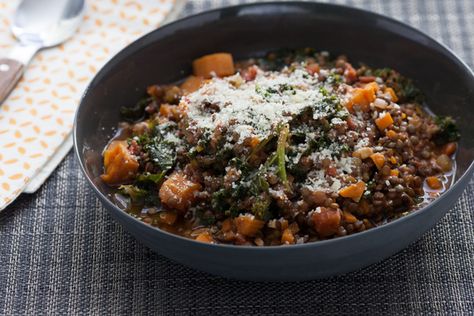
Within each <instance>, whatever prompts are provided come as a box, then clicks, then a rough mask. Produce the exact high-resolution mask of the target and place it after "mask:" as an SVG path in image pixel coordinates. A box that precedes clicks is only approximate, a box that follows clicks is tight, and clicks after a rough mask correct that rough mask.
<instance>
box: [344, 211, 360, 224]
mask: <svg viewBox="0 0 474 316" xmlns="http://www.w3.org/2000/svg"><path fill="white" fill-rule="evenodd" d="M342 216H343V218H344V221H345V222H346V223H350V224H352V223H355V222H357V217H355V216H354V215H352V213H349V212H347V211H344V212H342Z"/></svg>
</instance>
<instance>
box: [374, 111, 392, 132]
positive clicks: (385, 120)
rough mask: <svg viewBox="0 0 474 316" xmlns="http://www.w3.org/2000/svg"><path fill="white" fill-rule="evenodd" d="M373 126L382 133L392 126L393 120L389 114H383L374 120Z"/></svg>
mask: <svg viewBox="0 0 474 316" xmlns="http://www.w3.org/2000/svg"><path fill="white" fill-rule="evenodd" d="M375 124H376V125H377V127H378V128H379V130H381V131H384V130H385V129H386V128H387V127H389V126H390V125H392V124H393V118H392V116H391V115H390V113H383V114H381V115H380V116H379V117H378V118H376V119H375Z"/></svg>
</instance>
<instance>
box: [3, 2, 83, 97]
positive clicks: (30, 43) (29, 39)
mask: <svg viewBox="0 0 474 316" xmlns="http://www.w3.org/2000/svg"><path fill="white" fill-rule="evenodd" d="M84 10H85V2H84V0H42V1H37V0H23V1H22V2H21V3H20V5H19V6H18V8H17V10H16V13H15V16H14V18H13V24H12V26H11V31H12V33H13V35H14V36H15V37H16V38H17V39H18V41H19V45H17V46H15V47H14V48H13V49H12V50H11V51H10V53H9V54H8V56H7V57H6V58H0V104H1V103H2V102H3V101H4V100H5V99H6V97H7V96H8V95H9V94H10V92H11V90H12V89H13V88H14V87H15V85H16V83H17V82H18V80H19V79H20V78H21V76H22V74H23V72H24V70H25V68H26V66H27V65H28V63H29V62H30V60H31V59H32V58H33V56H34V55H35V54H36V52H37V51H38V50H40V49H42V48H47V47H53V46H56V45H59V44H61V43H62V42H64V41H65V40H67V39H69V38H70V37H71V36H72V35H73V34H74V33H75V32H76V30H77V28H78V27H79V24H80V23H81V21H82V16H83V14H84Z"/></svg>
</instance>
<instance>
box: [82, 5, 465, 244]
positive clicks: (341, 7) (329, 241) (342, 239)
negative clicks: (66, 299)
mask: <svg viewBox="0 0 474 316" xmlns="http://www.w3.org/2000/svg"><path fill="white" fill-rule="evenodd" d="M272 6H281V7H286V6H290V7H291V6H294V7H301V6H307V7H329V8H333V9H334V10H346V11H349V12H350V11H352V12H357V13H360V14H368V15H370V16H372V17H376V18H379V19H383V20H385V21H388V22H390V23H393V24H395V25H397V26H399V27H402V28H405V29H406V30H409V31H412V32H415V33H417V34H418V35H420V36H422V37H424V39H427V40H429V41H430V42H432V43H433V44H436V45H438V46H439V47H440V48H441V49H442V50H444V51H445V52H446V53H448V54H450V55H451V57H452V58H453V59H454V60H456V61H457V62H459V64H460V65H461V66H462V67H463V68H464V70H465V72H466V74H468V75H469V76H470V77H471V78H472V80H474V71H473V70H472V69H471V68H470V67H469V66H468V65H467V64H466V63H465V62H464V61H463V60H462V59H461V58H460V57H459V56H458V55H457V54H456V53H454V51H453V50H452V49H450V48H449V47H447V46H446V45H445V44H443V43H441V42H439V41H438V40H436V39H435V38H433V37H432V36H430V35H428V34H426V33H425V32H423V31H421V30H419V29H417V28H415V27H414V26H411V25H409V24H406V23H404V22H402V21H399V20H396V19H395V18H392V17H389V16H386V15H383V14H380V13H377V12H373V11H369V10H366V9H361V8H357V7H353V6H349V5H343V4H333V3H321V2H307V1H300V0H299V1H268V2H254V3H244V4H237V5H231V6H225V7H219V8H215V9H212V10H206V11H203V12H199V13H195V14H192V15H188V16H186V17H183V18H180V19H178V20H175V21H173V22H170V23H167V24H164V25H162V26H159V27H158V28H156V29H154V30H152V31H150V32H148V33H146V34H144V35H142V36H141V37H139V38H137V39H136V40H134V41H133V42H131V43H130V44H128V45H127V46H125V47H123V48H122V49H121V50H120V51H119V52H117V53H116V54H115V55H114V56H113V57H112V58H110V59H109V60H108V61H107V62H106V63H105V64H104V65H103V66H102V67H101V69H100V70H99V71H98V72H97V73H96V74H95V75H94V77H93V78H92V79H91V81H90V82H89V84H88V85H87V87H86V88H85V90H84V92H83V94H82V96H81V99H80V101H79V105H78V107H77V110H76V113H75V116H74V124H73V142H74V152H75V155H76V158H77V159H78V161H79V165H80V168H81V171H82V173H83V175H84V177H85V178H86V179H87V182H88V183H89V185H90V186H91V187H92V189H93V190H94V191H95V193H96V194H97V196H98V197H99V198H100V200H102V202H104V203H106V204H107V206H108V207H107V209H108V210H112V209H113V210H114V211H115V212H120V213H121V215H122V216H126V217H128V218H129V219H131V220H132V221H135V222H136V223H138V225H143V226H142V227H143V229H145V230H154V231H156V232H158V234H164V237H168V238H172V239H174V238H176V239H178V240H180V241H182V242H184V243H190V244H191V245H193V246H198V247H206V248H222V249H231V250H232V251H252V252H253V251H258V252H266V251H272V252H273V251H288V250H290V251H291V250H297V249H301V248H313V247H318V246H320V247H323V246H326V245H332V244H335V243H344V242H346V241H347V240H354V239H357V238H364V237H365V236H369V235H371V234H377V232H379V231H380V230H384V229H385V230H386V229H388V228H389V227H394V226H396V225H401V224H402V223H404V222H407V221H410V220H411V219H412V218H414V217H416V216H421V215H423V214H424V213H426V212H429V211H430V209H431V208H433V207H435V206H437V205H438V204H439V203H440V202H441V200H443V199H444V198H446V197H447V196H448V195H451V194H454V191H455V190H456V189H457V188H458V187H459V186H460V185H461V183H462V182H464V181H468V179H467V180H466V178H467V177H468V176H472V174H474V160H473V161H471V163H470V165H469V167H468V168H467V169H466V171H465V172H464V173H463V174H462V175H461V176H460V177H459V178H458V179H455V182H454V184H453V185H452V186H450V187H449V188H448V190H446V191H445V192H443V194H442V195H441V196H440V197H438V198H437V199H435V200H434V201H432V202H430V203H429V204H427V205H426V206H424V207H422V208H420V209H418V210H415V211H411V212H409V213H408V214H407V215H404V216H402V217H400V218H397V219H395V220H393V221H391V222H388V223H385V224H382V225H380V226H376V227H373V228H371V229H368V230H364V231H362V232H357V233H355V234H351V235H346V236H341V237H337V238H332V239H326V240H318V241H314V242H308V243H303V244H292V245H274V246H262V247H258V246H248V245H233V244H220V243H204V242H200V241H196V240H194V239H191V238H186V237H184V236H181V235H177V234H173V233H170V232H167V231H165V230H162V229H160V228H158V227H155V226H151V225H149V224H146V223H144V222H142V221H140V220H139V219H137V218H136V217H134V216H132V215H130V214H129V213H127V212H125V211H124V210H122V209H121V208H119V207H118V206H117V205H115V204H114V203H112V202H111V201H110V200H109V198H108V197H107V196H106V195H105V194H103V193H102V192H101V191H100V190H99V189H98V188H97V185H95V184H94V182H93V179H91V178H90V177H89V176H88V173H87V171H86V167H85V165H84V163H83V160H82V158H81V157H82V155H81V153H80V152H79V144H78V139H77V129H78V124H77V120H78V116H79V113H80V111H81V107H82V105H83V103H84V101H85V99H86V97H87V96H88V94H89V91H90V90H92V88H93V87H92V86H93V85H95V84H96V83H98V82H100V79H101V73H102V72H103V71H104V69H105V68H106V67H107V66H109V65H111V64H113V63H114V61H115V60H117V59H119V58H121V57H122V55H125V54H127V51H128V50H129V49H130V48H132V47H136V46H140V45H141V44H142V42H146V40H147V39H148V38H149V37H150V36H152V35H153V34H155V33H157V32H166V31H167V30H170V29H171V30H173V28H175V27H176V26H177V25H179V24H181V23H184V22H186V21H189V20H193V19H196V18H199V17H201V16H206V15H212V14H214V13H217V12H224V11H227V10H230V11H232V10H236V9H241V8H248V7H272ZM212 21H215V19H212ZM457 198H459V197H457ZM125 230H127V229H126V228H125Z"/></svg>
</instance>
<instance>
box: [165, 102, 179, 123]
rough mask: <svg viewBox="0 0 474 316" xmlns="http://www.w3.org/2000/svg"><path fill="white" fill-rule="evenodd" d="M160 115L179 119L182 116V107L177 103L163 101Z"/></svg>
mask: <svg viewBox="0 0 474 316" xmlns="http://www.w3.org/2000/svg"><path fill="white" fill-rule="evenodd" d="M160 115H161V116H162V117H166V118H168V119H170V120H174V121H178V120H179V119H180V117H181V108H179V107H178V106H177V105H171V104H166V103H163V104H161V105H160Z"/></svg>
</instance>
